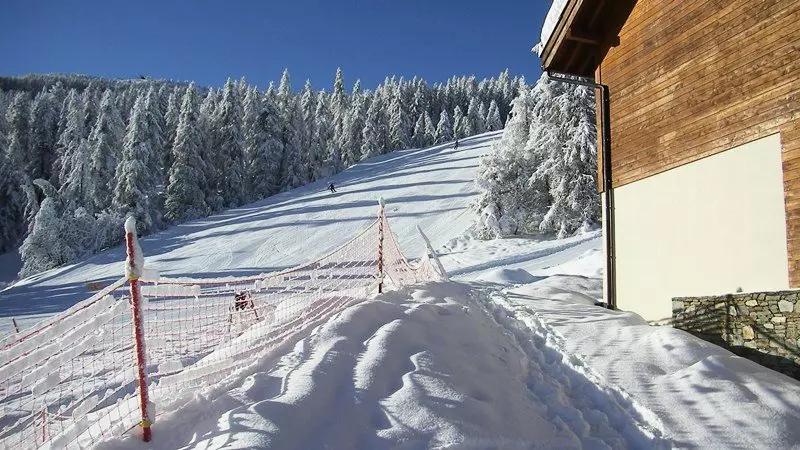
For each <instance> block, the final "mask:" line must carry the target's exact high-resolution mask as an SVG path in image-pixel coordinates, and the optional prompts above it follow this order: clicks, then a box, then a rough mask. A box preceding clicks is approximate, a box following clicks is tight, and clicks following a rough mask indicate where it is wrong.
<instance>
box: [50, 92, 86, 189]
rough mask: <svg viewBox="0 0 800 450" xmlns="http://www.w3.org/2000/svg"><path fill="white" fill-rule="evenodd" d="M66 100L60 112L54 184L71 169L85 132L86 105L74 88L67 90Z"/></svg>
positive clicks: (61, 180) (63, 177)
mask: <svg viewBox="0 0 800 450" xmlns="http://www.w3.org/2000/svg"><path fill="white" fill-rule="evenodd" d="M66 102H67V105H66V111H65V112H62V116H63V117H64V119H63V122H64V125H63V131H62V132H61V136H59V138H58V143H57V153H58V155H59V156H58V159H56V162H55V167H54V169H55V170H54V174H53V175H54V178H55V180H57V181H56V183H55V184H56V185H58V184H59V183H61V182H63V180H65V179H66V178H67V175H68V174H69V173H70V172H71V171H72V167H70V164H71V163H72V158H73V154H74V153H75V151H76V150H77V149H78V146H79V145H80V143H81V141H82V140H83V138H84V137H83V136H84V133H85V130H84V128H85V120H86V106H85V104H84V102H83V101H82V100H81V97H80V96H79V95H78V93H77V91H75V89H71V90H70V91H69V94H68V96H67V100H66Z"/></svg>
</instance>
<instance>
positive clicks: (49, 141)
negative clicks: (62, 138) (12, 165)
mask: <svg viewBox="0 0 800 450" xmlns="http://www.w3.org/2000/svg"><path fill="white" fill-rule="evenodd" d="M59 107H60V105H59V103H58V100H57V98H56V96H55V94H54V93H53V92H50V91H44V90H43V91H42V92H40V93H39V94H37V95H36V98H35V99H34V101H33V104H32V105H31V126H30V130H31V133H30V141H29V143H28V146H29V149H30V151H29V152H30V157H29V158H28V164H27V165H26V168H25V173H26V174H27V175H28V176H29V177H30V178H31V179H32V180H34V179H37V178H44V179H48V178H50V177H51V176H52V170H53V161H55V159H56V141H58V134H57V133H58V116H59V114H58V108H59Z"/></svg>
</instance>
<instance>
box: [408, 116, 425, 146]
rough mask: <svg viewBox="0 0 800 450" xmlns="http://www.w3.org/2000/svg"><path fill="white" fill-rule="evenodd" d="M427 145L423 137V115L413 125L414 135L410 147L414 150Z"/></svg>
mask: <svg viewBox="0 0 800 450" xmlns="http://www.w3.org/2000/svg"><path fill="white" fill-rule="evenodd" d="M426 143H427V137H426V135H425V114H422V115H420V116H419V118H418V119H417V123H415V124H414V135H413V136H412V137H411V145H413V146H414V147H416V148H422V147H424V146H425V144H426Z"/></svg>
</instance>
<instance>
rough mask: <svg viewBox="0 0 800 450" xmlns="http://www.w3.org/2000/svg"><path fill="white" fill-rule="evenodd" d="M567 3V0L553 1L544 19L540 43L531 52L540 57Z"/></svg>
mask: <svg viewBox="0 0 800 450" xmlns="http://www.w3.org/2000/svg"><path fill="white" fill-rule="evenodd" d="M567 1H568V0H553V4H552V5H551V6H550V11H548V12H547V17H545V19H544V25H542V34H541V36H540V37H541V42H539V44H537V45H536V46H535V47H534V48H533V51H535V52H536V53H537V54H538V55H540V56H541V54H542V50H544V47H545V45H547V41H549V40H550V35H552V34H553V30H554V29H555V27H556V24H557V23H558V19H559V18H561V13H563V12H564V8H565V7H566V6H567Z"/></svg>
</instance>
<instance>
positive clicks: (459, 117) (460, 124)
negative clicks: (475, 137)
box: [453, 106, 469, 139]
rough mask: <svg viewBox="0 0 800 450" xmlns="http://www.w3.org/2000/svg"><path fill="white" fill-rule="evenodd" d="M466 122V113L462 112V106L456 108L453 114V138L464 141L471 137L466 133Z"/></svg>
mask: <svg viewBox="0 0 800 450" xmlns="http://www.w3.org/2000/svg"><path fill="white" fill-rule="evenodd" d="M466 126H467V124H466V120H464V113H463V112H462V111H461V107H460V106H456V109H455V111H454V112H453V137H455V138H456V139H462V138H465V137H467V136H469V135H468V134H467V133H466Z"/></svg>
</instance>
